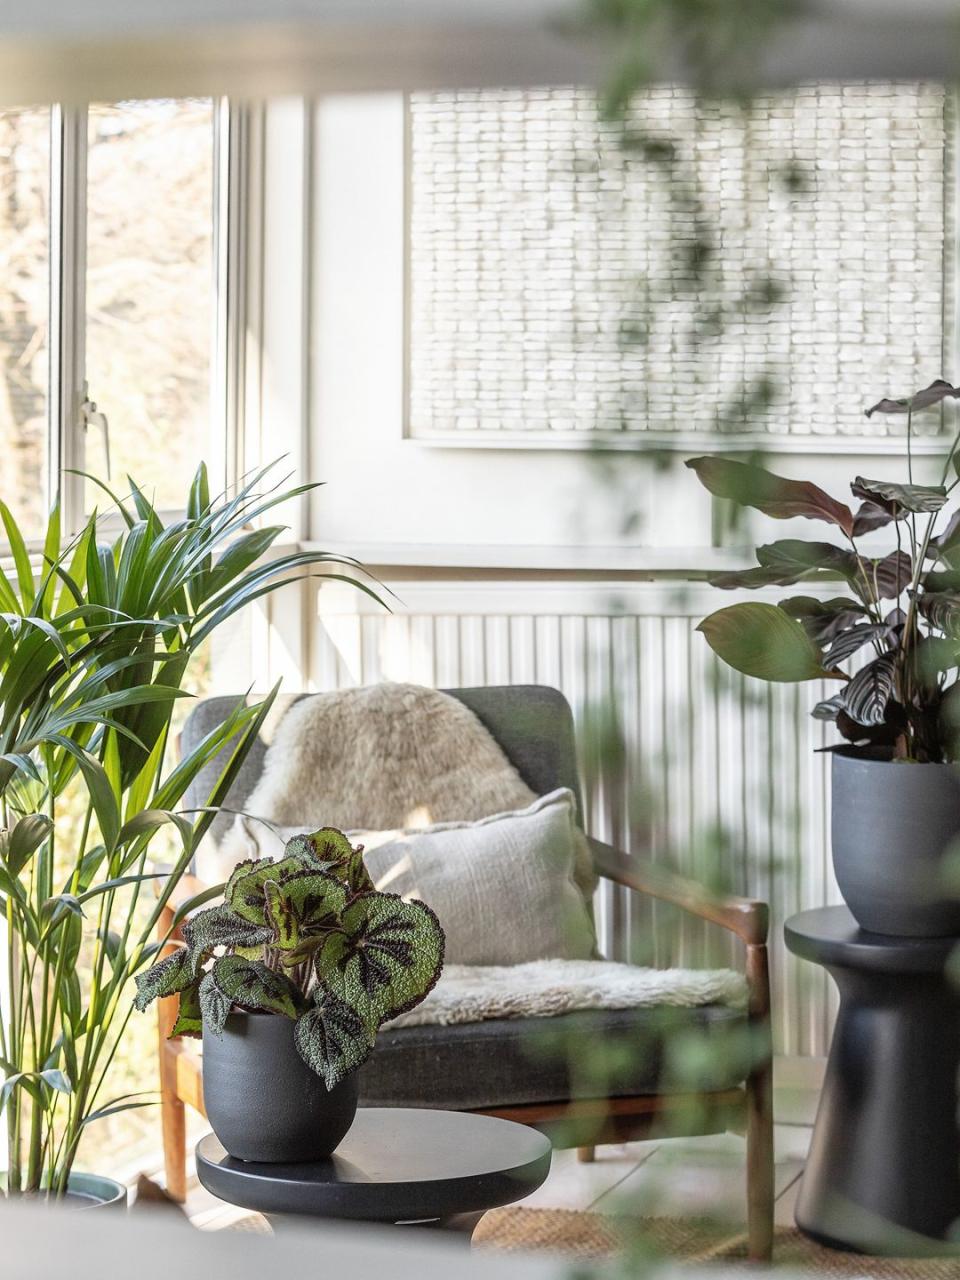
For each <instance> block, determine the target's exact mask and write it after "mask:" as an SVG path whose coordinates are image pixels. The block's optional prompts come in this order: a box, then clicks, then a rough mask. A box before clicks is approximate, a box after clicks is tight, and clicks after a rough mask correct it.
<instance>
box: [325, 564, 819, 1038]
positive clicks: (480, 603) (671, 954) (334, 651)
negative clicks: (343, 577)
mask: <svg viewBox="0 0 960 1280" xmlns="http://www.w3.org/2000/svg"><path fill="white" fill-rule="evenodd" d="M325 590H326V589H325ZM650 590H651V591H653V592H654V595H653V596H650V597H648V596H647V595H646V594H645V589H644V588H635V589H634V590H633V593H632V595H630V594H628V596H627V599H626V600H625V601H621V602H620V603H619V604H618V608H617V610H616V611H613V610H611V609H610V608H609V607H608V605H607V604H606V603H605V601H604V597H603V594H602V592H601V590H600V589H599V588H597V587H593V588H588V589H586V590H584V589H583V588H582V587H566V588H565V587H563V586H558V585H557V584H539V583H538V584H534V585H532V586H531V589H530V591H529V592H526V591H525V592H520V593H516V592H510V591H508V590H504V591H501V592H499V593H498V591H497V589H496V588H495V587H493V588H491V587H490V586H489V584H484V585H483V587H480V586H479V585H478V586H477V587H476V588H475V589H471V588H470V587H465V586H464V584H462V583H460V584H457V585H453V584H451V586H450V588H449V591H445V590H444V589H443V588H442V587H438V586H436V585H433V584H431V586H430V588H429V589H425V588H424V589H416V588H413V589H408V590H406V591H404V592H402V593H401V594H402V595H403V597H404V598H405V599H407V600H408V611H407V612H398V613H395V614H393V615H389V616H388V615H382V614H378V613H375V612H370V611H369V610H367V609H366V608H364V609H363V610H361V611H357V609H356V606H355V605H353V604H351V605H349V607H348V605H347V604H346V603H344V600H343V599H341V598H339V597H331V599H333V600H334V603H333V604H332V605H329V604H323V605H322V607H320V608H319V619H318V625H317V626H316V627H315V628H314V629H313V635H312V644H311V648H310V653H311V661H312V670H311V671H310V672H309V682H308V684H309V687H313V688H318V689H324V688H342V687H345V686H349V685H352V684H357V683H371V682H374V681H377V680H381V679H389V680H411V681H415V682H417V683H422V684H433V685H437V686H439V687H444V686H446V687H456V686H460V685H464V686H466V685H485V684H522V683H541V684H547V685H553V686H555V687H557V688H559V689H561V690H562V691H563V692H564V694H565V695H566V697H567V698H568V699H569V701H570V704H571V706H572V707H573V711H574V716H575V718H576V720H577V725H578V741H579V750H580V756H581V758H580V765H581V770H582V774H583V778H584V821H585V825H586V826H587V828H588V829H589V830H590V831H591V832H592V833H594V834H595V835H598V836H601V837H602V838H604V839H608V840H610V841H611V842H613V843H615V844H617V845H619V846H621V847H624V848H626V849H628V850H633V851H635V852H637V853H641V852H642V853H644V854H646V855H649V856H653V857H654V858H658V859H662V860H669V861H670V862H671V863H672V864H673V865H675V866H676V867H678V868H679V869H680V870H681V871H683V872H684V873H686V874H689V875H690V876H693V877H697V878H701V879H704V878H705V879H707V880H713V881H715V882H717V883H720V884H723V885H726V886H727V887H729V888H730V889H732V890H734V891H736V892H742V893H749V894H753V895H756V896H757V897H762V898H765V899H766V900H768V901H769V902H770V904H771V908H772V913H773V919H774V929H773V948H772V979H773V988H774V1001H775V1017H776V1027H775V1032H776V1038H777V1043H778V1046H779V1048H780V1049H781V1051H783V1052H786V1053H790V1054H796V1055H810V1054H814V1055H819V1054H822V1053H824V1052H825V1048H826V1044H827V1036H828V1034H829V1029H830V1025H831V1020H832V1016H833V1004H832V995H831V993H830V991H829V989H828V983H827V981H826V979H825V977H824V975H823V974H822V973H820V972H819V971H818V970H815V969H813V968H812V967H811V966H809V965H801V964H799V963H798V962H796V961H795V960H794V959H793V958H792V957H789V956H788V955H787V954H786V952H785V950H784V948H783V946H782V944H781V942H780V925H781V924H782V922H783V919H784V918H785V917H786V916H787V915H789V914H791V913H792V912H794V911H796V910H798V909H800V908H801V907H807V906H814V905H819V904H821V903H825V902H828V901H832V900H835V899H836V886H835V884H834V883H833V880H832V875H831V873H830V870H829V858H828V854H827V849H828V845H827V840H828V837H829V816H828V815H829V808H828V795H827V787H828V781H829V767H828V762H829V757H828V756H825V755H817V754H815V748H816V747H818V746H822V745H823V743H824V741H825V732H824V726H823V725H822V724H819V723H818V722H816V721H814V720H812V719H811V718H810V716H809V715H808V710H809V707H810V706H811V705H812V702H813V700H815V697H816V694H817V691H816V690H815V689H812V688H811V687H809V686H804V687H801V688H797V687H794V686H786V685H784V686H769V687H767V686H764V685H761V684H758V683H757V682H755V681H751V680H746V679H744V678H743V677H741V676H739V675H737V674H736V673H735V672H731V671H730V670H729V669H728V668H726V667H724V666H722V665H721V664H720V663H718V661H717V660H716V658H715V657H714V655H713V654H712V653H711V652H710V651H709V649H708V647H707V646H706V644H705V643H704V641H703V639H702V637H701V636H699V635H697V634H696V632H695V627H696V623H697V621H698V619H699V617H701V616H702V614H703V612H704V611H705V608H709V597H706V598H704V597H703V595H702V594H699V595H698V594H697V593H696V592H693V593H691V594H690V595H689V596H688V597H687V598H685V599H683V601H682V603H678V602H677V599H676V598H673V599H671V598H670V597H667V596H665V595H664V593H663V592H661V593H660V595H659V596H656V589H655V588H651V589H650ZM565 591H566V592H567V596H568V597H569V598H567V596H564V592H565ZM561 606H562V607H561ZM351 610H352V611H351ZM599 724H604V725H606V726H607V727H608V728H609V726H610V725H611V724H613V725H615V726H616V729H617V737H618V739H619V743H620V749H618V750H613V751H610V750H604V751H602V750H601V747H600V736H599V735H598V733H597V732H596V731H595V729H596V726H597V725H599ZM597 918H598V926H599V930H600V937H601V943H602V946H603V947H604V950H605V952H606V953H607V954H608V955H610V956H611V957H615V958H618V959H624V960H626V959H631V958H632V959H637V960H640V961H646V962H651V961H653V962H655V963H657V964H659V965H670V964H675V965H678V964H686V965H692V966H697V965H704V964H714V963H731V962H734V961H735V960H736V957H737V944H736V943H735V941H734V940H731V939H730V938H729V937H728V935H726V934H724V933H723V932H722V931H720V930H717V929H716V928H714V927H713V926H710V925H707V924H704V923H703V922H700V921H697V920H694V919H692V918H690V917H687V916H685V915H684V914H683V913H678V912H676V911H675V910H673V909H671V908H670V907H667V906H665V905H664V904H661V903H653V902H650V901H649V900H646V899H643V898H641V897H639V896H638V895H636V894H631V893H628V892H626V891H623V890H620V889H618V888H616V887H614V886H609V885H606V886H603V887H602V888H601V890H600V892H599V893H598V898H597Z"/></svg>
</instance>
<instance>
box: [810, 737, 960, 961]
mask: <svg viewBox="0 0 960 1280" xmlns="http://www.w3.org/2000/svg"><path fill="white" fill-rule="evenodd" d="M958 837H960V770H958V769H957V768H955V767H954V766H953V765H949V764H911V763H907V762H897V761H889V760H869V759H863V758H862V757H859V756H855V755H848V754H846V753H844V752H836V753H835V754H834V757H833V866H834V870H835V872H836V875H837V884H838V885H839V886H840V892H841V893H842V894H843V897H844V901H845V902H846V904H847V906H848V907H849V908H850V910H851V912H852V913H853V915H854V917H855V918H856V921H857V923H858V924H859V925H860V927H861V928H862V929H868V930H869V931H870V932H871V933H884V934H891V935H894V936H897V937H907V938H940V937H947V936H952V935H960V900H958V899H957V897H956V896H951V895H950V893H949V892H948V891H947V888H946V886H945V884H944V875H943V870H944V866H943V864H944V856H945V854H946V853H947V852H948V850H950V847H951V845H952V844H953V842H954V841H956V840H957V839H958Z"/></svg>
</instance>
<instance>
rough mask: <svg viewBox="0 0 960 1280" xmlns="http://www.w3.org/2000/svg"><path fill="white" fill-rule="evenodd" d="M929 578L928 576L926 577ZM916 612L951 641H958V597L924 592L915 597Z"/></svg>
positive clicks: (959, 606) (959, 599) (959, 622)
mask: <svg viewBox="0 0 960 1280" xmlns="http://www.w3.org/2000/svg"><path fill="white" fill-rule="evenodd" d="M927 576H928V577H929V576H930V575H929V574H928V575H927ZM917 612H918V613H919V614H920V616H921V617H922V618H926V620H927V622H929V623H930V625H931V627H936V629H937V630H938V631H942V632H943V634H944V635H946V636H950V638H951V639H953V640H960V595H953V594H951V593H948V592H940V591H925V592H922V593H921V594H920V595H918V596H917Z"/></svg>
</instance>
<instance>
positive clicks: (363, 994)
mask: <svg viewBox="0 0 960 1280" xmlns="http://www.w3.org/2000/svg"><path fill="white" fill-rule="evenodd" d="M342 930H343V931H342V932H340V933H331V934H329V935H328V936H327V938H326V940H325V941H324V943H323V946H322V947H321V948H320V950H319V951H318V952H317V954H316V962H315V963H316V974H317V980H318V981H319V982H320V983H321V984H322V985H325V986H327V987H329V989H330V990H331V991H333V993H334V994H335V995H337V996H339V997H340V999H341V1000H343V1001H345V1002H346V1004H348V1005H349V1006H350V1008H352V1009H356V1010H357V1011H358V1012H359V1014H360V1016H361V1017H362V1018H363V1021H364V1023H365V1024H366V1026H367V1028H368V1030H369V1031H370V1032H371V1033H373V1032H375V1031H376V1030H377V1028H378V1027H379V1026H380V1025H381V1024H382V1023H384V1022H385V1021H386V1020H387V1019H388V1018H395V1017H396V1016H397V1015H398V1014H400V1013H403V1012H405V1011H406V1010H407V1009H412V1008H413V1007H414V1005H417V1004H419V1003H420V1001H421V1000H422V999H423V997H424V996H425V995H426V994H427V993H428V992H429V991H431V990H432V989H433V986H434V984H435V983H436V981H437V978H439V976H440V970H441V968H442V967H443V948H444V936H443V930H442V929H441V927H440V922H439V920H438V919H437V917H436V916H435V915H434V913H433V912H432V911H431V910H430V908H429V907H428V906H426V905H425V904H424V903H422V902H417V901H415V900H414V901H411V902H405V901H404V900H403V899H402V898H399V897H397V896H396V895H395V894H392V893H361V894H359V895H358V896H357V897H356V898H354V899H353V901H352V902H351V903H350V904H349V905H348V906H347V908H346V910H345V911H344V913H343V919H342Z"/></svg>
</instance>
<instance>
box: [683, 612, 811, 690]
mask: <svg viewBox="0 0 960 1280" xmlns="http://www.w3.org/2000/svg"><path fill="white" fill-rule="evenodd" d="M697 630H698V631H702V632H703V634H704V636H705V637H706V640H707V643H708V644H709V645H710V648H711V649H712V650H713V651H714V653H716V654H717V656H718V657H720V658H722V659H723V661H724V662H726V663H728V665H729V666H731V667H733V668H734V670H736V671H741V672H743V674H744V675H747V676H755V677H756V678H757V679H758V680H773V681H785V682H793V681H797V680H816V679H818V678H820V677H822V676H823V675H824V674H825V672H824V668H823V661H822V657H821V654H820V650H819V649H818V648H817V647H816V645H815V644H814V643H813V641H812V640H811V639H810V637H809V636H808V635H807V633H806V631H804V629H803V627H802V626H801V625H800V623H799V622H795V621H794V619H793V618H791V617H790V616H789V614H787V613H785V612H784V611H783V609H778V608H777V606H776V605H772V604H760V603H754V602H752V601H751V602H749V603H746V604H734V605H731V606H730V607H729V608H728V609H720V610H719V611H718V612H717V613H712V614H711V615H710V617H709V618H704V620H703V622H701V623H700V625H699V627H697Z"/></svg>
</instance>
